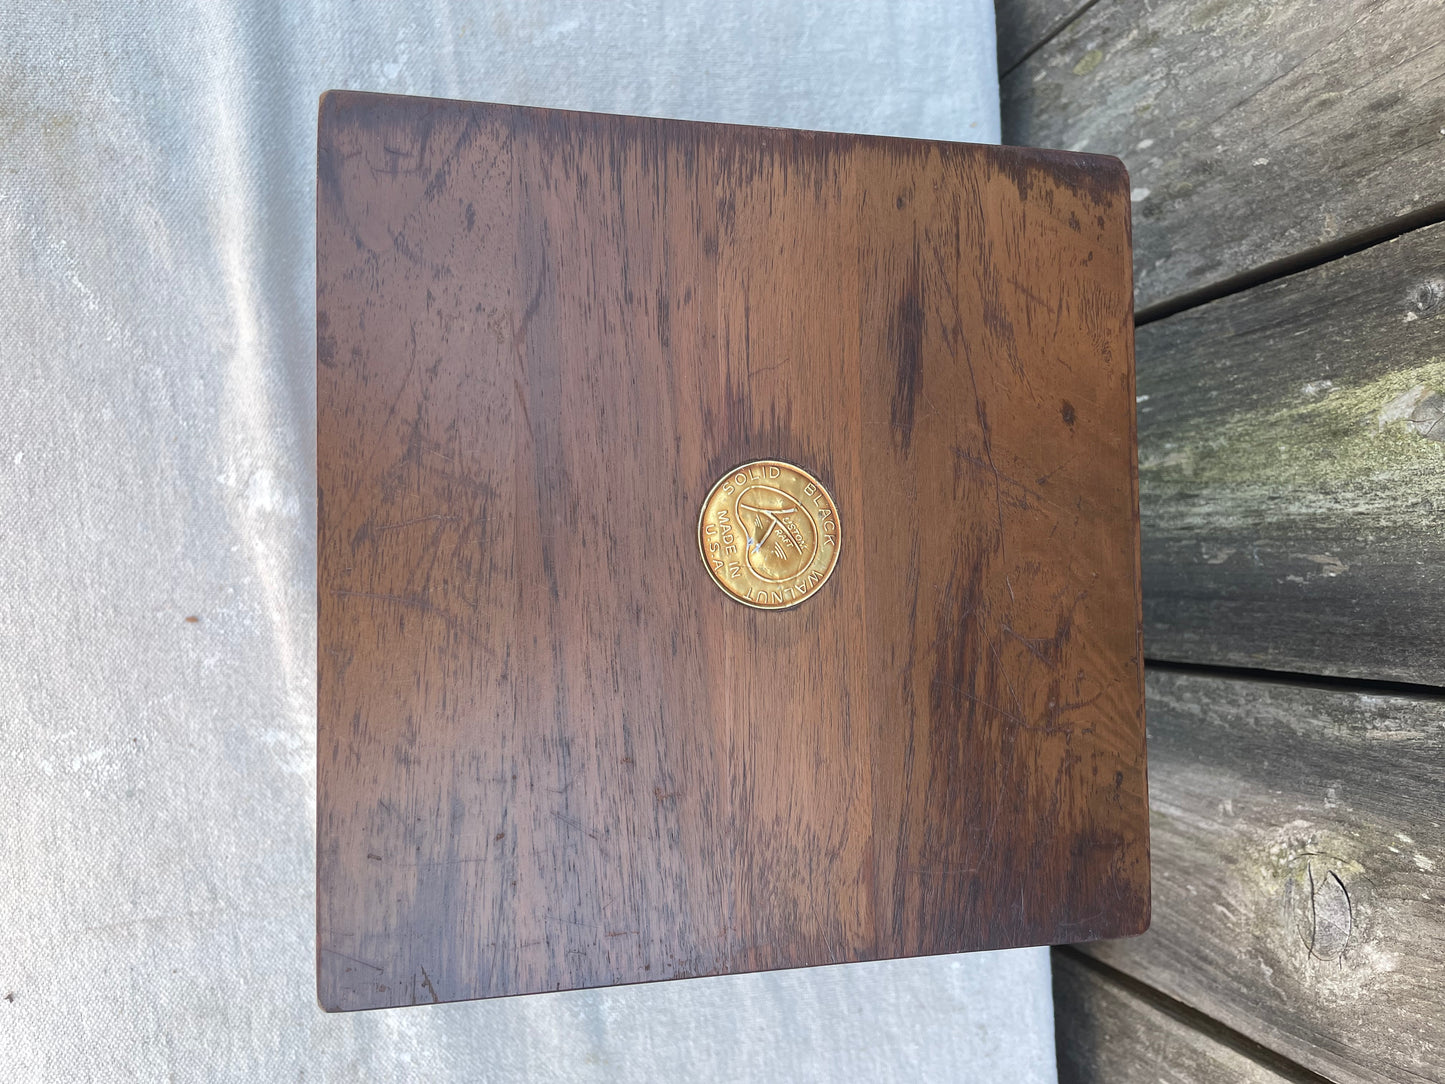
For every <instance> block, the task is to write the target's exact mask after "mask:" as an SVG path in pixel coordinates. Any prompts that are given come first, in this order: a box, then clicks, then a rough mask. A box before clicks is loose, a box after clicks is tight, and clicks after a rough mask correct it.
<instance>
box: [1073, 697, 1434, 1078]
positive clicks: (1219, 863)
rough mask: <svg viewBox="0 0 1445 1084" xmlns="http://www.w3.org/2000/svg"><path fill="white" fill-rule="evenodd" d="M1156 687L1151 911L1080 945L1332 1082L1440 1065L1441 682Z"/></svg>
mask: <svg viewBox="0 0 1445 1084" xmlns="http://www.w3.org/2000/svg"><path fill="white" fill-rule="evenodd" d="M1146 689H1147V694H1148V707H1149V746H1150V748H1149V753H1150V757H1149V760H1150V763H1149V775H1150V779H1149V783H1150V798H1151V804H1152V807H1153V808H1152V813H1151V824H1150V828H1151V835H1152V840H1153V851H1154V921H1153V926H1152V928H1151V930H1150V932H1149V933H1147V934H1145V935H1144V936H1142V937H1139V938H1135V939H1133V940H1127V941H1117V942H1111V943H1108V944H1099V945H1095V946H1091V947H1090V948H1089V949H1088V950H1086V951H1088V952H1089V953H1090V954H1091V955H1093V956H1095V957H1097V958H1098V959H1101V960H1103V961H1105V962H1107V963H1108V964H1110V965H1111V966H1113V967H1116V968H1118V969H1119V970H1121V971H1123V972H1125V973H1126V974H1128V975H1131V976H1133V977H1134V978H1136V979H1138V980H1140V981H1141V982H1144V983H1147V984H1148V985H1150V986H1153V987H1155V988H1156V989H1158V990H1160V991H1162V992H1164V993H1165V994H1167V995H1169V996H1170V997H1173V998H1175V999H1177V1000H1179V1001H1182V1002H1184V1003H1185V1004H1187V1005H1189V1006H1192V1007H1193V1008H1195V1009H1197V1010H1199V1011H1200V1012H1202V1013H1204V1014H1205V1015H1206V1016H1209V1017H1212V1018H1214V1019H1216V1020H1218V1021H1220V1022H1222V1023H1224V1024H1225V1025H1227V1026H1228V1027H1230V1028H1233V1029H1235V1030H1236V1031H1239V1032H1240V1033H1242V1034H1244V1035H1246V1036H1248V1037H1249V1038H1250V1039H1252V1040H1254V1041H1256V1042H1259V1043H1261V1044H1263V1045H1264V1046H1266V1047H1268V1048H1270V1049H1271V1050H1275V1051H1278V1052H1280V1053H1281V1054H1283V1055H1285V1056H1286V1057H1288V1058H1290V1059H1292V1060H1294V1061H1295V1062H1297V1063H1299V1064H1300V1065H1303V1066H1305V1067H1306V1068H1308V1069H1310V1070H1312V1071H1314V1072H1317V1073H1320V1074H1322V1075H1324V1076H1326V1077H1328V1078H1329V1079H1331V1080H1336V1081H1341V1082H1365V1081H1369V1082H1378V1081H1419V1080H1441V1079H1445V1019H1442V1017H1441V1014H1440V991H1441V990H1442V989H1445V963H1442V960H1445V909H1442V907H1441V901H1442V899H1445V829H1442V822H1445V809H1442V805H1441V795H1442V794H1445V699H1435V698H1422V697H1408V696H1397V695H1377V694H1372V693H1365V692H1353V691H1344V690H1336V689H1329V690H1323V689H1313V688H1305V687H1301V686H1295V685H1273V684H1264V683H1260V682H1249V681H1236V680H1228V679H1224V678H1218V677H1213V676H1206V675H1203V674H1198V673H1188V674H1185V673H1170V672H1162V671H1152V672H1151V673H1150V674H1149V675H1148V678H1147V681H1146Z"/></svg>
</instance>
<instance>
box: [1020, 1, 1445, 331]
mask: <svg viewBox="0 0 1445 1084" xmlns="http://www.w3.org/2000/svg"><path fill="white" fill-rule="evenodd" d="M1061 7H1066V5H1064V6H1060V5H1054V4H1046V3H1038V4H1037V5H1035V4H1034V3H1029V4H1026V5H1025V10H1026V11H1027V12H1028V13H1029V14H1028V15H1026V16H1025V17H1024V19H1023V21H1022V23H1020V22H1018V21H1017V20H1015V19H1014V17H1013V16H1012V15H1010V16H1008V17H1000V19H999V24H1000V27H1001V28H1007V32H1008V33H1009V34H1012V33H1014V32H1015V28H1017V27H1019V26H1035V27H1037V26H1038V25H1040V24H1039V23H1038V21H1037V15H1038V13H1039V12H1044V13H1052V14H1053V15H1054V16H1055V20H1056V21H1055V23H1048V20H1047V18H1045V19H1044V24H1045V25H1046V27H1048V26H1053V25H1057V19H1058V13H1059V11H1060V10H1061ZM1036 9H1037V10H1036ZM1031 20H1034V21H1032V22H1031ZM1064 21H1065V23H1066V25H1064V26H1063V27H1062V29H1061V30H1059V31H1058V32H1057V33H1056V34H1055V35H1054V36H1053V37H1052V38H1049V39H1048V40H1047V41H1045V43H1044V44H1043V46H1042V47H1040V48H1038V49H1037V50H1036V51H1035V52H1033V53H1032V54H1031V55H1029V56H1028V57H1027V59H1025V60H1024V61H1023V62H1022V63H1020V64H1018V65H1017V66H1016V67H1015V68H1014V69H1013V70H1012V71H1011V72H1009V73H1008V74H1007V75H1006V76H1005V77H1004V79H1003V81H1002V86H1001V91H1002V97H1003V124H1004V128H1003V134H1004V141H1005V142H1007V143H1020V144H1030V145H1034V146H1046V147H1062V148H1066V149H1075V150H1088V151H1093V152H1095V153H1102V154H1115V155H1119V156H1120V157H1122V158H1123V159H1124V162H1125V164H1126V165H1127V166H1128V167H1129V169H1130V173H1131V176H1132V183H1133V192H1134V197H1135V205H1134V209H1135V234H1134V242H1135V271H1136V274H1135V280H1136V291H1135V296H1136V304H1137V307H1138V308H1140V309H1145V308H1147V307H1150V306H1154V305H1156V304H1158V303H1160V302H1163V301H1165V300H1167V299H1169V298H1171V297H1173V296H1175V295H1179V294H1183V293H1189V292H1192V291H1196V290H1198V289H1200V288H1201V287H1207V286H1208V285H1210V284H1212V283H1217V282H1220V281H1222V280H1226V279H1229V278H1231V277H1232V276H1235V275H1238V274H1240V273H1241V272H1244V271H1247V270H1249V269H1251V268H1254V267H1258V266H1260V265H1263V264H1269V263H1271V262H1274V261H1276V260H1279V259H1281V258H1285V257H1290V256H1293V255H1295V254H1297V253H1300V252H1303V251H1306V250H1308V249H1310V248H1312V247H1315V246H1317V245H1323V244H1329V243H1331V242H1334V241H1337V240H1339V239H1341V238H1345V237H1348V236H1350V235H1353V234H1357V233H1360V232H1362V231H1367V230H1369V229H1371V228H1373V227H1378V226H1379V225H1380V224H1381V223H1384V222H1387V221H1389V220H1391V219H1396V218H1400V217H1403V216H1408V215H1410V214H1412V213H1415V212H1418V211H1420V210H1421V209H1423V208H1427V207H1431V206H1433V205H1437V204H1440V203H1441V202H1442V200H1445V171H1442V170H1441V169H1440V168H1439V166H1440V161H1441V156H1442V154H1445V134H1442V131H1441V125H1442V115H1445V79H1442V78H1441V71H1442V68H1445V20H1442V19H1441V18H1439V7H1438V4H1436V3H1435V2H1434V0H1375V2H1369V0H1344V2H1342V3H1340V4H1338V5H1333V6H1331V7H1330V8H1328V10H1327V11H1322V10H1321V7H1320V5H1318V4H1317V3H1314V2H1312V0H1279V2H1277V3H1272V4H1263V3H1258V2H1253V0H1214V2H1212V3H1201V2H1198V0H1148V2H1146V0H1099V2H1098V3H1095V4H1093V5H1092V6H1090V7H1089V8H1088V9H1087V10H1085V11H1084V12H1083V13H1082V14H1081V15H1079V16H1078V17H1077V18H1074V19H1073V20H1072V21H1067V16H1066V15H1065V17H1064ZM1034 32H1038V31H1037V30H1035V31H1034ZM1044 32H1047V29H1046V30H1045V31H1044ZM1000 34H1001V40H1006V39H1004V38H1003V35H1004V34H1005V30H1004V29H1001V31H1000Z"/></svg>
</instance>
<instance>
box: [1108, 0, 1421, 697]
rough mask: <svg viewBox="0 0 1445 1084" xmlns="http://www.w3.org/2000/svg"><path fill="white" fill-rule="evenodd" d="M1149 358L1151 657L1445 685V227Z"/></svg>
mask: <svg viewBox="0 0 1445 1084" xmlns="http://www.w3.org/2000/svg"><path fill="white" fill-rule="evenodd" d="M1442 21H1445V19H1442ZM1136 341H1137V355H1138V392H1139V397H1140V402H1139V461H1140V471H1139V486H1140V498H1139V499H1140V510H1141V518H1142V531H1143V566H1144V617H1145V630H1144V650H1145V654H1146V655H1148V656H1149V657H1150V658H1157V659H1172V660H1180V661H1189V662H1206V663H1220V664H1231V665H1243V666H1251V667H1262V668H1266V669H1272V670H1288V671H1306V672H1312V673H1324V674H1335V675H1350V676H1358V677H1366V678H1392V679H1396V680H1403V681H1412V682H1423V683H1430V684H1437V685H1445V620H1442V617H1441V615H1442V614H1445V225H1441V226H1433V227H1430V228H1428V229H1423V230H1417V231H1414V232H1412V233H1409V234H1406V235H1405V236H1404V237H1402V238H1400V239H1399V240H1396V241H1392V242H1389V243H1386V244H1382V245H1377V246H1375V247H1373V248H1370V249H1366V250H1364V251H1362V252H1358V253H1355V254H1353V255H1350V256H1346V257H1344V258H1342V259H1339V260H1336V261H1334V262H1331V263H1328V264H1325V265H1323V266H1321V267H1319V268H1316V269H1313V270H1310V271H1307V272H1303V273H1301V274H1298V275H1294V276H1291V277H1288V278H1284V279H1279V280H1276V281H1275V282H1272V283H1269V284H1267V285H1265V286H1260V287H1257V288H1255V289H1253V290H1249V291H1246V292H1244V293H1241V294H1236V295H1234V296H1232V297H1228V298H1224V299H1222V300H1220V301H1217V302H1214V303H1212V304H1208V305H1204V306H1200V307H1198V308H1194V309H1190V310H1187V311H1185V312H1182V313H1179V314H1177V315H1175V316H1172V317H1169V318H1168V319H1165V320H1160V321H1156V322H1155V323H1152V324H1149V325H1147V326H1145V327H1142V328H1140V329H1139V331H1138V335H1137V340H1136Z"/></svg>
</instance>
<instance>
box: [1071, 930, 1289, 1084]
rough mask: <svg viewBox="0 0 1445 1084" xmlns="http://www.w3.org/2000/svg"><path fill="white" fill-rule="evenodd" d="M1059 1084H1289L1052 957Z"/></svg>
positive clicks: (1076, 964) (1090, 972)
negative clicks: (1279, 1083)
mask: <svg viewBox="0 0 1445 1084" xmlns="http://www.w3.org/2000/svg"><path fill="white" fill-rule="evenodd" d="M1053 963H1054V1032H1055V1034H1056V1035H1057V1037H1058V1039H1057V1047H1058V1058H1059V1084H1276V1082H1279V1081H1286V1080H1288V1078H1287V1077H1283V1076H1280V1075H1279V1074H1278V1073H1276V1072H1275V1071H1274V1070H1272V1069H1269V1068H1266V1067H1265V1066H1263V1065H1261V1064H1259V1062H1257V1061H1254V1060H1252V1059H1250V1058H1248V1057H1246V1056H1245V1055H1243V1054H1241V1053H1240V1052H1239V1051H1237V1050H1235V1049H1233V1048H1232V1047H1228V1046H1225V1045H1224V1044H1223V1043H1221V1042H1219V1041H1218V1040H1216V1039H1214V1038H1211V1037H1210V1036H1208V1035H1206V1034H1204V1033H1203V1032H1201V1031H1198V1030H1196V1029H1194V1028H1192V1027H1190V1026H1189V1025H1188V1024H1186V1023H1183V1022H1182V1021H1180V1020H1178V1019H1176V1018H1175V1017H1173V1016H1171V1015H1169V1014H1168V1013H1165V1012H1163V1011H1161V1010H1160V1009H1158V1008H1155V1007H1154V1006H1153V1005H1150V1004H1149V1003H1148V1002H1146V1001H1144V1000H1143V999H1141V998H1139V997H1136V996H1135V995H1134V994H1132V993H1130V992H1129V991H1128V990H1126V989H1125V988H1124V987H1123V986H1122V985H1120V984H1119V983H1117V982H1112V981H1110V980H1109V979H1108V978H1107V977H1106V976H1104V975H1101V974H1099V973H1098V971H1096V970H1094V969H1093V968H1091V967H1089V966H1088V965H1087V964H1085V963H1082V962H1080V961H1079V960H1078V959H1077V958H1075V957H1072V956H1070V955H1069V954H1068V953H1066V952H1055V953H1054V954H1053Z"/></svg>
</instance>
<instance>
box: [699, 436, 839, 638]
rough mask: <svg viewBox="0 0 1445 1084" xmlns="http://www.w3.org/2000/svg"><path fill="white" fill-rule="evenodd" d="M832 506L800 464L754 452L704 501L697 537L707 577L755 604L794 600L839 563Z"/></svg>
mask: <svg viewBox="0 0 1445 1084" xmlns="http://www.w3.org/2000/svg"><path fill="white" fill-rule="evenodd" d="M838 540H839V535H838V509H837V506H835V505H834V504H833V498H832V497H831V496H830V495H829V494H828V491H827V490H826V489H824V488H823V483H822V482H820V481H818V479H816V478H814V477H813V476H812V475H811V474H809V473H808V472H807V471H805V470H803V468H801V467H795V466H793V465H792V464H791V463H784V462H782V461H780V460H776V459H759V460H757V461H756V462H754V463H744V464H743V465H742V466H741V467H738V468H737V469H735V470H731V471H729V472H728V473H727V474H725V475H724V476H723V477H722V478H721V479H719V480H718V483H717V485H715V486H713V487H712V492H710V493H709V494H708V495H707V500H706V501H704V502H703V505H702V513H701V515H699V516H698V519H697V544H698V548H699V549H700V550H701V551H702V559H703V563H704V564H706V565H707V570H708V572H710V573H711V574H712V578H713V581H714V582H715V583H716V584H717V585H718V586H719V587H721V588H722V589H723V590H724V591H726V592H727V593H728V594H729V595H731V596H732V597H733V598H735V599H737V600H738V601H739V602H741V603H743V604H744V605H746V606H755V607H757V608H758V609H760V610H785V609H787V608H788V607H789V606H796V605H797V604H798V603H800V602H802V601H803V599H805V598H807V597H808V596H809V595H811V594H813V593H814V592H815V591H817V590H818V588H820V587H822V586H823V584H824V583H826V582H827V580H828V577H829V576H830V575H832V573H833V566H834V565H836V564H837V563H838Z"/></svg>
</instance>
